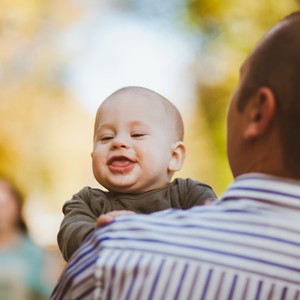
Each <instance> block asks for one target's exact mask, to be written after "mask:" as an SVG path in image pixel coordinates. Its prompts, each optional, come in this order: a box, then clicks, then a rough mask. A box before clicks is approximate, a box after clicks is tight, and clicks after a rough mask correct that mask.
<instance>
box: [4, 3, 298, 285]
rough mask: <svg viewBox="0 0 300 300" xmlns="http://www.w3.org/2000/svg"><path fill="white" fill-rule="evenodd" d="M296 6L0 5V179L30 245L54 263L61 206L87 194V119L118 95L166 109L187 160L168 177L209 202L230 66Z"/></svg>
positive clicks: (220, 177) (221, 146) (217, 182)
mask: <svg viewBox="0 0 300 300" xmlns="http://www.w3.org/2000/svg"><path fill="white" fill-rule="evenodd" d="M299 3H300V1H297V0H265V1H260V0H251V1H246V2H245V1H239V0H227V1H224V0H164V1H161V0H51V1H50V0H40V1H37V0H1V1H0V44H1V47H0V122H1V123H0V124H1V125H0V173H1V174H4V175H6V176H9V177H10V178H13V180H14V181H15V183H16V184H17V185H18V186H19V188H20V189H21V190H22V191H23V193H24V195H25V198H26V202H25V211H24V212H25V218H26V222H27V224H28V227H29V232H30V235H31V236H32V238H33V239H34V241H35V242H36V243H37V244H38V245H40V246H41V247H42V248H44V249H45V250H46V251H47V252H48V253H49V255H50V256H51V255H52V256H53V257H54V259H55V260H57V261H58V262H59V263H58V265H60V263H61V264H62V260H61V257H60V253H58V252H57V246H56V234H57V231H58V227H59V224H60V222H61V220H62V213H61V207H62V205H63V203H64V202H65V201H66V200H68V199H70V198H71V197H72V195H73V193H76V192H78V191H79V190H80V189H81V188H82V187H83V186H86V185H89V186H92V187H97V186H98V184H97V182H96V181H95V180H94V178H93V174H92V169H91V158H90V153H91V151H92V133H93V119H94V115H95V113H96V109H97V107H98V106H99V104H100V103H101V102H102V101H103V100H104V98H106V97H107V96H108V95H110V94H111V93H112V92H114V91H115V90H116V89H118V88H120V87H123V86H127V85H139V86H144V87H147V88H150V89H153V90H155V91H156V92H158V93H160V94H162V95H163V96H165V97H167V98H168V99H169V100H171V101H172V102H173V103H175V105H177V107H178V108H179V110H180V111H181V113H182V115H183V119H184V122H185V143H186V145H187V150H188V155H187V159H186V162H185V165H184V168H183V169H182V171H180V172H179V173H178V174H176V175H177V176H181V177H192V178H195V179H198V180H201V181H204V182H207V183H209V184H210V185H211V186H212V187H213V188H214V189H215V191H216V192H217V194H218V196H220V195H221V194H222V192H223V190H224V189H225V188H226V187H227V185H228V183H229V182H230V181H231V180H232V177H231V173H230V169H229V166H228V164H227V160H226V146H225V130H226V129H225V117H226V107H227V104H228V101H229V99H230V96H231V93H232V92H233V90H234V88H235V86H236V84H237V81H238V75H239V67H240V65H241V63H242V62H243V60H244V58H245V57H246V55H247V54H248V53H249V51H250V50H251V49H252V48H253V47H254V45H255V44H256V42H257V41H258V40H259V39H260V38H261V37H262V35H263V34H264V33H265V31H266V30H267V29H268V28H269V27H271V26H272V25H273V24H274V23H275V22H277V21H278V20H280V19H281V18H283V17H284V16H285V15H287V14H289V13H291V12H292V11H294V10H297V9H299V8H300V4H299ZM59 272H60V269H59V268H58V270H57V272H56V273H55V272H54V273H53V274H54V279H52V280H54V281H55V280H56V278H55V276H56V274H58V273H59Z"/></svg>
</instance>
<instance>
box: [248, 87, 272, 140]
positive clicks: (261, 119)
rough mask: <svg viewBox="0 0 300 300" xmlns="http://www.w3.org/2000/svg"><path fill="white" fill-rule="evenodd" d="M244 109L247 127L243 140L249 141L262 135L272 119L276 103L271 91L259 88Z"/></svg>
mask: <svg viewBox="0 0 300 300" xmlns="http://www.w3.org/2000/svg"><path fill="white" fill-rule="evenodd" d="M245 109H246V110H247V126H246V128H245V131H244V138H245V139H246V140H251V139H253V138H256V137H258V136H261V135H262V134H264V133H265V132H266V130H267V129H268V128H269V126H270V124H271V122H272V120H273V119H274V116H275V109H276V103H275V97H274V94H273V92H272V90H271V89H269V88H267V87H262V88H260V89H259V90H258V91H257V93H256V95H255V96H254V97H253V98H252V99H251V100H250V103H249V104H248V107H246V108H245Z"/></svg>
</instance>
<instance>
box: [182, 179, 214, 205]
mask: <svg viewBox="0 0 300 300" xmlns="http://www.w3.org/2000/svg"><path fill="white" fill-rule="evenodd" d="M179 185H180V198H181V205H182V208H183V209H188V208H191V207H193V206H197V205H203V204H204V203H205V202H206V201H208V200H215V199H217V196H216V194H215V192H214V191H213V189H212V188H211V186H209V185H208V184H207V183H204V182H201V181H197V180H193V179H191V178H187V179H179Z"/></svg>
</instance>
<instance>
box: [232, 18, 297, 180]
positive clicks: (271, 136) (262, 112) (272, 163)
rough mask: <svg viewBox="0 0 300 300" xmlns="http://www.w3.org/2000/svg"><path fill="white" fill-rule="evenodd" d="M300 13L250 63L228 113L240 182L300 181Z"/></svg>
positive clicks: (269, 36)
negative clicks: (246, 176) (261, 177)
mask: <svg viewBox="0 0 300 300" xmlns="http://www.w3.org/2000/svg"><path fill="white" fill-rule="evenodd" d="M299 78H300V13H294V14H292V15H290V16H289V17H287V18H285V19H284V20H282V21H281V22H279V23H278V24H277V25H276V26H274V27H273V28H272V29H271V30H270V31H269V32H268V33H267V34H266V36H265V37H264V38H263V39H262V41H261V42H260V43H259V44H258V45H257V47H256V48H255V49H254V51H253V52H252V53H251V54H250V56H249V57H248V58H247V59H246V61H245V63H244V64H243V66H242V68H241V79H240V83H239V86H238V87H237V89H236V91H235V93H234V95H233V97H232V101H231V104H230V106H229V110H228V133H227V150H228V159H229V162H230V166H231V169H232V172H233V175H234V176H238V175H240V174H243V173H247V172H265V173H269V174H273V175H280V176H287V177H292V178H298V179H300V155H299V153H300V134H299V132H300V85H299Z"/></svg>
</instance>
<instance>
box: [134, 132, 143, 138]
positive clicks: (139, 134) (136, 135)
mask: <svg viewBox="0 0 300 300" xmlns="http://www.w3.org/2000/svg"><path fill="white" fill-rule="evenodd" d="M145 135H146V134H145V133H132V134H131V137H133V138H141V137H144V136H145Z"/></svg>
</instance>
